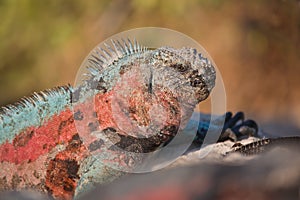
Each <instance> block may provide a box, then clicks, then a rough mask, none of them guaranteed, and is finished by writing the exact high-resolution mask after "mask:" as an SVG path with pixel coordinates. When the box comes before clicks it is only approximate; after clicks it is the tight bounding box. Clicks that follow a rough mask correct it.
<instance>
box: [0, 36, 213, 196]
mask: <svg viewBox="0 0 300 200" xmlns="http://www.w3.org/2000/svg"><path fill="white" fill-rule="evenodd" d="M112 44H113V46H114V48H112V47H108V46H107V50H102V49H101V50H99V51H96V52H95V54H94V55H92V56H91V57H90V59H89V61H90V65H89V66H88V67H89V72H90V73H89V74H88V76H87V78H86V80H84V81H83V83H82V84H81V85H80V86H78V87H76V88H72V87H71V86H63V87H57V88H54V89H52V90H46V91H43V92H40V93H34V94H33V95H32V96H31V97H29V98H24V99H22V100H21V101H19V102H18V103H16V104H13V105H9V106H7V107H3V108H2V110H1V115H0V169H1V172H2V173H1V174H0V188H1V190H7V189H15V190H20V189H35V190H37V191H40V192H44V193H48V194H49V195H51V196H52V197H54V198H57V199H71V198H73V196H74V195H77V194H79V193H81V192H82V191H85V190H87V189H89V188H91V187H92V184H95V183H108V182H110V181H112V180H114V179H115V178H117V177H119V176H121V175H123V174H124V172H123V171H130V170H132V169H133V168H134V167H135V166H136V165H138V164H139V162H140V160H139V158H136V157H135V156H133V157H130V156H129V157H128V155H127V154H122V153H120V152H118V151H114V150H113V149H112V148H113V147H119V148H121V149H124V150H126V151H131V152H137V153H143V152H151V151H153V150H155V149H157V148H158V147H159V146H161V145H162V144H164V143H165V142H167V141H169V140H170V139H171V138H172V137H173V136H174V134H176V132H177V130H181V129H183V128H184V127H185V125H186V123H187V121H188V119H189V117H190V116H191V114H192V112H193V110H194V107H195V105H196V104H198V103H199V102H200V101H202V100H204V99H206V98H207V96H208V95H209V93H210V91H211V90H212V88H213V86H214V84H215V70H214V68H213V66H212V64H211V62H210V61H208V60H207V59H206V58H204V57H202V55H201V54H199V53H198V52H197V51H196V50H195V49H188V48H183V49H179V50H177V49H173V48H169V47H162V48H159V49H156V50H147V49H145V48H141V47H140V46H139V45H138V44H137V43H132V42H131V41H128V42H123V43H122V44H121V43H120V42H119V41H112ZM139 134H140V135H142V136H143V137H144V138H140V135H139ZM83 142H84V143H83ZM109 143H111V145H108V144H109ZM91 152H93V154H92V153H91ZM95 152H96V153H95ZM94 155H97V156H94ZM105 163H111V165H112V166H117V168H118V169H121V170H123V171H119V170H115V169H112V168H110V167H108V166H106V165H105Z"/></svg>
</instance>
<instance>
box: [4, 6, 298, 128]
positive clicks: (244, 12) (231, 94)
mask: <svg viewBox="0 0 300 200" xmlns="http://www.w3.org/2000/svg"><path fill="white" fill-rule="evenodd" d="M0 19H1V20H0V61H1V62H0V73H1V74H0V92H1V95H0V105H5V104H7V103H10V102H14V101H16V99H18V98H20V97H22V96H24V95H28V94H29V93H31V92H33V91H38V90H42V89H45V88H50V87H53V86H56V85H61V84H67V83H73V81H74V78H75V75H76V71H77V69H78V68H79V66H80V64H81V62H82V61H83V59H84V57H85V56H86V55H87V54H88V53H89V51H90V50H91V49H92V48H93V47H94V46H95V45H96V44H98V43H99V42H101V41H102V40H103V39H105V38H106V37H108V36H110V35H113V34H115V33H118V32H120V31H123V30H128V29H131V28H135V27H144V26H158V27H166V28H171V29H175V30H178V31H180V32H183V33H185V34H187V35H189V36H191V37H192V38H194V39H195V40H197V41H198V42H199V43H200V44H201V45H203V46H204V47H205V48H206V50H207V51H208V52H209V53H210V55H211V56H212V57H213V58H214V61H215V62H216V63H217V65H218V67H219V69H220V71H221V73H222V75H223V79H224V82H225V86H226V90H227V97H228V109H229V110H234V111H235V110H245V111H246V112H249V113H255V114H257V115H259V116H261V118H262V119H270V118H274V117H275V118H276V117H285V118H286V120H292V121H293V120H294V121H295V120H296V121H295V123H298V124H300V104H299V99H300V93H299V92H298V91H299V88H300V80H299V77H298V76H299V74H300V73H299V72H300V60H299V47H300V45H299V43H300V41H299V35H300V3H299V1H298V0H273V1H269V0H253V1H240V0H188V1H182V0H164V1H159V0H147V1H142V0H114V1H109V0H101V1H99V0H89V1H81V0H65V1H58V0H43V1H39V0H0ZM299 127H300V125H299Z"/></svg>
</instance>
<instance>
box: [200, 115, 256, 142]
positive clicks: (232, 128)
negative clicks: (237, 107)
mask: <svg viewBox="0 0 300 200" xmlns="http://www.w3.org/2000/svg"><path fill="white" fill-rule="evenodd" d="M224 117H225V122H224V125H223V129H222V132H221V135H220V137H219V139H218V142H222V141H225V140H232V141H237V140H240V139H242V138H244V137H248V136H254V137H258V126H257V124H256V122H255V121H253V120H251V119H248V120H245V116H244V113H243V112H237V113H236V114H235V115H233V114H232V113H231V112H227V113H226V114H225V116H224ZM209 125H210V120H204V121H200V122H199V127H198V131H197V135H196V137H195V140H194V144H198V145H201V144H202V143H203V140H204V138H205V136H206V133H207V131H208V128H209Z"/></svg>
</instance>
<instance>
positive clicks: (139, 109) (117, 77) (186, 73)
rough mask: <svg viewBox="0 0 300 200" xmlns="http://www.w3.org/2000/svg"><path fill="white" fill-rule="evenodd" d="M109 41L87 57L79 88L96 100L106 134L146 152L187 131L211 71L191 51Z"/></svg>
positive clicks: (210, 80)
mask: <svg viewBox="0 0 300 200" xmlns="http://www.w3.org/2000/svg"><path fill="white" fill-rule="evenodd" d="M111 43H112V45H102V47H98V48H97V49H96V50H95V51H94V52H93V53H92V54H90V56H89V57H88V59H87V64H86V65H87V67H88V68H89V71H90V75H89V79H88V80H87V82H86V83H85V85H84V86H81V87H79V88H78V90H80V92H81V93H82V94H81V95H85V96H93V97H94V101H93V103H94V104H95V110H96V113H97V118H98V121H99V126H100V130H106V129H109V130H114V131H113V132H111V131H109V133H110V134H115V135H118V137H119V139H117V140H115V142H114V143H115V144H119V146H122V148H125V149H126V148H127V149H130V148H129V146H139V147H138V148H137V149H141V150H137V151H140V152H145V151H149V149H153V148H150V147H155V148H156V147H158V146H160V145H161V144H163V143H165V142H167V141H169V140H170V139H171V138H172V137H174V136H175V134H176V133H177V131H178V130H179V129H183V128H184V127H185V125H186V123H187V121H188V119H189V118H190V116H191V115H192V113H193V110H194V108H195V106H196V105H197V104H198V103H199V102H200V101H202V100H204V99H206V98H207V97H208V95H209V94H210V92H211V90H212V88H213V87H214V84H215V78H216V72H215V69H214V67H213V65H212V63H211V62H210V61H209V60H208V59H207V58H205V57H203V56H202V54H201V53H198V52H197V50H196V49H193V48H186V47H185V48H181V49H175V48H171V47H161V48H157V49H147V48H143V47H141V46H140V45H138V44H137V43H136V42H131V41H130V40H128V41H124V40H123V42H120V41H112V42H111ZM91 91H92V92H91ZM84 98H86V97H84ZM79 99H80V98H79ZM124 136H127V138H125V139H124V138H123V137H124ZM129 136H130V137H129ZM114 138H115V137H114ZM121 138H123V139H121ZM137 138H141V139H140V140H136V139H137ZM126 139H127V140H126ZM129 139H130V140H131V142H129V141H128V140H129ZM145 139H147V140H145ZM132 141H135V142H132ZM145 141H146V143H147V144H146V143H145ZM121 143H122V144H121ZM139 143H140V144H139ZM126 145H127V146H126ZM145 147H147V149H148V150H145ZM148 147H149V148H148ZM155 148H154V149H155ZM133 151H135V150H133Z"/></svg>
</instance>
